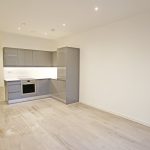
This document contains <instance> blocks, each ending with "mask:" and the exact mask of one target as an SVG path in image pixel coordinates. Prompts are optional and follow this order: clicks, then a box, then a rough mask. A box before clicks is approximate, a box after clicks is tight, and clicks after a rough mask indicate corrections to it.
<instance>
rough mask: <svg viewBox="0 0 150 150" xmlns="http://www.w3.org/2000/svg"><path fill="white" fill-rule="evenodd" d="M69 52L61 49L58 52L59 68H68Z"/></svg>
mask: <svg viewBox="0 0 150 150" xmlns="http://www.w3.org/2000/svg"><path fill="white" fill-rule="evenodd" d="M66 55H67V50H66V49H63V48H60V49H58V50H57V66H58V67H65V66H66V57H67V56H66Z"/></svg>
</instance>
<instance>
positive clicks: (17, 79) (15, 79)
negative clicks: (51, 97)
mask: <svg viewBox="0 0 150 150" xmlns="http://www.w3.org/2000/svg"><path fill="white" fill-rule="evenodd" d="M40 79H52V80H63V81H65V79H64V78H57V79H56V78H7V79H4V81H6V82H9V81H21V80H40Z"/></svg>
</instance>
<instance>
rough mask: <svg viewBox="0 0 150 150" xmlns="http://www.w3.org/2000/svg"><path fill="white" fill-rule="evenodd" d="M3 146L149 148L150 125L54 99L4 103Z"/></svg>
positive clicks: (5, 149)
mask: <svg viewBox="0 0 150 150" xmlns="http://www.w3.org/2000/svg"><path fill="white" fill-rule="evenodd" d="M0 150H150V128H148V127H145V126H142V125H140V124H136V123H134V122H131V121H128V120H125V119H122V118H119V117H116V116H113V115H111V114H108V113H105V112H102V111H99V110H96V109H94V108H91V107H88V106H85V105H83V104H73V105H68V106H67V105H64V104H63V103H61V102H58V101H55V100H52V99H44V100H37V101H32V102H26V103H20V104H15V105H4V104H3V105H2V104H1V105H0Z"/></svg>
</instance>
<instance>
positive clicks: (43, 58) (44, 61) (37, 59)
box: [33, 51, 52, 67]
mask: <svg viewBox="0 0 150 150" xmlns="http://www.w3.org/2000/svg"><path fill="white" fill-rule="evenodd" d="M51 62H52V60H51V53H50V52H46V51H33V65H34V66H41V67H49V66H51V65H52V63H51Z"/></svg>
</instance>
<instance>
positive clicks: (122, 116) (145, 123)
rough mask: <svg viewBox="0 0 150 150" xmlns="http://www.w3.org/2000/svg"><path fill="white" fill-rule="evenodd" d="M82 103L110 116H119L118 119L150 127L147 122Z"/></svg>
mask: <svg viewBox="0 0 150 150" xmlns="http://www.w3.org/2000/svg"><path fill="white" fill-rule="evenodd" d="M80 103H81V104H84V105H87V106H89V107H93V108H96V109H98V110H101V111H103V112H106V113H109V114H112V115H115V116H118V117H121V118H124V119H127V120H130V121H133V122H136V123H139V124H141V125H144V126H147V127H150V124H149V123H147V122H143V121H139V120H137V119H133V118H131V117H127V116H125V115H122V114H119V113H116V112H112V111H108V110H105V109H103V108H98V107H95V106H91V105H89V104H86V103H82V102H80Z"/></svg>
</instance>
